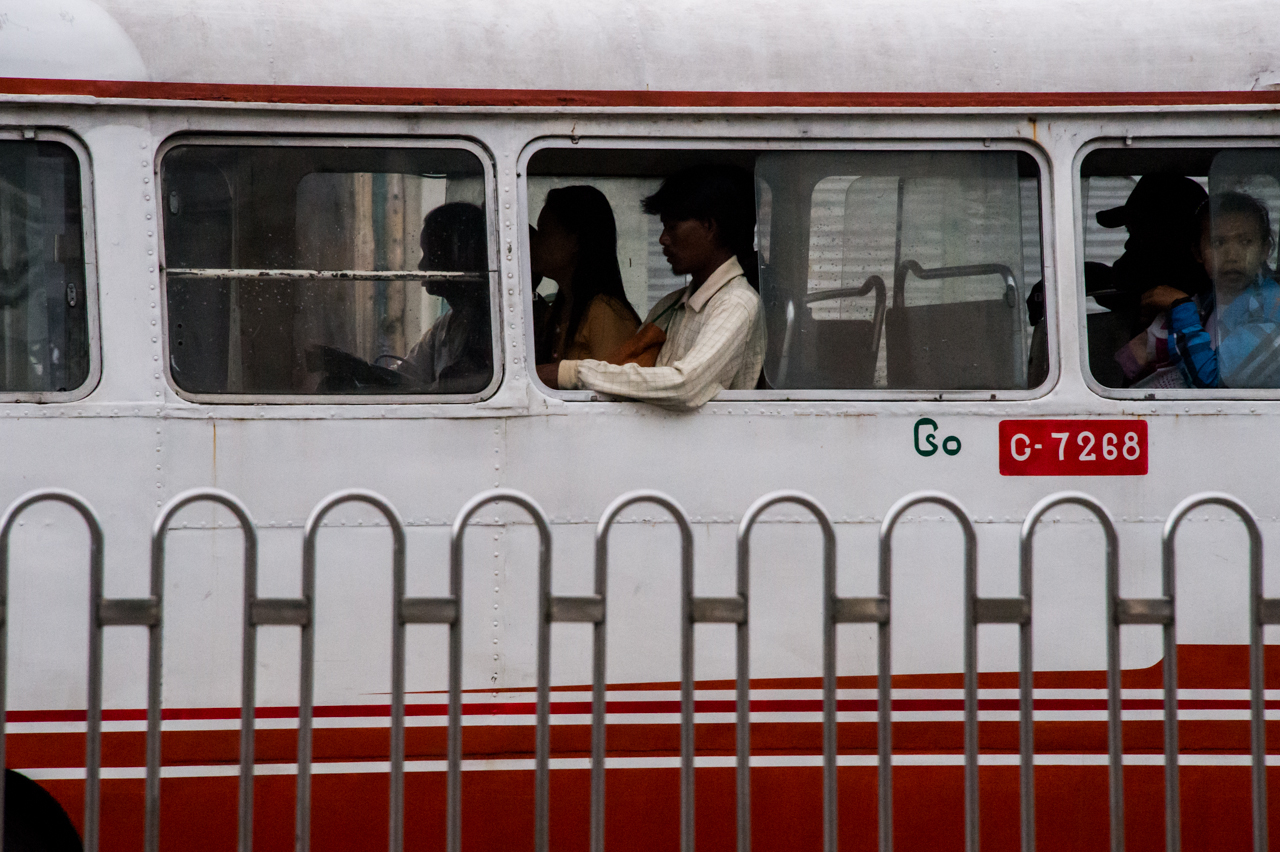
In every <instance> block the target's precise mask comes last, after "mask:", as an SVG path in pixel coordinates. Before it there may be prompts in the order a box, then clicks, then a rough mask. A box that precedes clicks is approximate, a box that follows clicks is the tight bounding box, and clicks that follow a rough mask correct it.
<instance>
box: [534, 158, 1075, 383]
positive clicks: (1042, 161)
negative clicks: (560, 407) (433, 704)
mask: <svg viewBox="0 0 1280 852" xmlns="http://www.w3.org/2000/svg"><path fill="white" fill-rule="evenodd" d="M548 149H569V150H582V149H593V150H602V149H605V150H607V149H616V150H621V151H643V150H673V151H688V150H702V151H706V152H707V153H709V154H713V153H715V152H718V151H743V150H754V151H769V152H770V153H778V152H781V153H785V152H790V151H795V152H804V153H823V152H833V153H850V154H859V153H878V152H888V153H917V152H935V151H937V152H950V151H964V152H975V151H1017V152H1022V153H1025V154H1028V155H1030V156H1031V157H1032V158H1033V159H1034V160H1035V163H1036V166H1037V168H1039V170H1040V176H1039V181H1040V191H1039V198H1038V202H1039V211H1040V258H1041V261H1040V263H1041V272H1042V275H1043V278H1044V284H1045V322H1047V323H1048V325H1047V326H1046V331H1047V332H1048V348H1049V371H1048V374H1047V375H1046V377H1045V380H1044V382H1042V383H1041V384H1039V385H1037V386H1036V387H1034V388H1028V389H1025V390H915V389H906V388H903V389H893V388H884V389H876V388H867V389H846V388H832V389H821V388H812V389H808V388H806V389H791V390H774V389H770V390H758V389H757V390H722V391H721V392H720V393H719V394H717V395H716V396H715V398H714V399H712V400H711V401H710V402H709V403H708V405H715V404H717V403H743V402H784V401H789V402H890V401H925V400H928V401H933V402H939V401H943V402H951V401H957V402H977V401H983V402H986V401H1025V400H1030V399H1038V398H1040V397H1043V396H1046V395H1047V394H1048V393H1049V392H1050V391H1052V390H1053V388H1054V387H1055V386H1056V385H1057V383H1058V379H1059V377H1060V374H1061V366H1060V365H1061V359H1060V357H1059V354H1058V348H1059V342H1060V339H1061V338H1060V335H1059V333H1058V328H1057V304H1056V301H1057V300H1056V297H1055V295H1054V294H1055V293H1056V292H1057V277H1056V275H1055V273H1054V268H1053V264H1052V263H1051V262H1050V259H1051V258H1052V257H1053V256H1054V253H1053V228H1052V226H1051V223H1052V221H1053V217H1052V212H1053V211H1052V189H1051V187H1052V179H1053V172H1052V169H1051V161H1050V158H1049V155H1048V153H1047V151H1046V150H1045V149H1044V148H1042V147H1040V146H1039V145H1038V144H1036V143H1034V142H1032V141H1029V140H1027V139H1024V138H1020V137H1017V136H1015V135H1013V134H1012V133H1011V134H1010V135H1009V136H1007V137H996V136H980V137H955V136H948V137H939V138H936V139H933V138H928V139H923V138H891V139H853V138H847V139H839V138H836V139H803V138H797V137H773V138H758V137H743V138H723V137H720V138H702V137H671V138H665V139H654V138H652V137H638V136H598V137H592V138H588V137H585V136H572V135H545V136H540V137H537V138H535V139H532V140H530V141H529V142H528V143H526V145H525V147H524V148H523V149H522V150H521V152H520V156H519V158H518V159H517V166H516V177H517V190H516V191H517V196H516V198H517V203H518V205H519V210H518V211H517V217H518V218H517V224H518V226H519V228H518V231H519V232H518V234H517V237H518V239H519V244H520V250H521V252H522V257H523V258H524V259H525V262H523V263H522V264H521V268H520V285H521V293H522V298H523V299H524V314H525V321H524V335H525V339H526V341H529V342H530V346H529V347H528V349H529V353H530V354H532V352H533V349H532V341H533V311H532V298H533V297H532V291H533V287H532V284H533V282H532V280H531V278H530V269H529V264H528V258H529V249H530V247H529V226H530V225H531V224H533V223H532V221H531V220H530V218H529V216H530V213H529V168H528V167H529V162H530V160H531V159H532V158H533V157H534V156H536V155H537V154H538V152H540V151H544V150H548ZM1031 283H1034V282H1031ZM1024 297H1025V294H1024ZM529 375H530V381H531V383H533V384H534V386H535V387H536V388H537V389H538V390H539V391H541V392H542V393H543V394H545V395H547V396H550V397H554V398H556V399H561V400H565V401H567V402H591V401H606V400H607V401H611V402H613V401H620V402H633V400H629V399H625V398H619V397H611V396H608V395H603V394H599V393H596V392H595V391H590V390H558V389H552V388H549V387H547V386H546V385H544V384H543V383H542V382H541V381H540V380H538V378H537V374H536V372H535V371H534V370H530V371H529Z"/></svg>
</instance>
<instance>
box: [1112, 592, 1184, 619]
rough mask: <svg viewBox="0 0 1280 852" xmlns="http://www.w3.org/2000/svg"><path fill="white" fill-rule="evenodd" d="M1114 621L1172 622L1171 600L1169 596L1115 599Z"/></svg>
mask: <svg viewBox="0 0 1280 852" xmlns="http://www.w3.org/2000/svg"><path fill="white" fill-rule="evenodd" d="M1115 617H1116V621H1118V622H1119V623H1120V624H1156V625H1162V626H1163V625H1171V624H1173V601H1172V600H1170V599H1169V598H1120V599H1119V600H1117V601H1116V611H1115Z"/></svg>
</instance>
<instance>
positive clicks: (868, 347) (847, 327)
mask: <svg viewBox="0 0 1280 852" xmlns="http://www.w3.org/2000/svg"><path fill="white" fill-rule="evenodd" d="M875 331H876V328H875V322H874V321H872V320H851V319H831V320H815V319H814V318H813V315H812V312H811V311H810V310H809V309H807V308H806V309H805V312H804V318H803V325H802V326H801V338H800V339H801V361H800V363H801V369H800V370H799V371H798V372H797V374H796V375H795V380H794V381H792V382H790V383H789V384H791V385H792V386H793V387H813V388H869V387H871V386H872V384H873V381H874V378H875V369H876V352H875V351H874V350H873V349H872V346H873V345H874V344H873V342H874V340H875V336H876V335H875Z"/></svg>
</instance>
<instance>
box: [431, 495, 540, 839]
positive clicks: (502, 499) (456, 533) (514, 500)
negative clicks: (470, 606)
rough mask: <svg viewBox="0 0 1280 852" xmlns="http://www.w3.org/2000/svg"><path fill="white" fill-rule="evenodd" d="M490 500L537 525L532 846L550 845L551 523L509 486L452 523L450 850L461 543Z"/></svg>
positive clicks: (458, 807)
mask: <svg viewBox="0 0 1280 852" xmlns="http://www.w3.org/2000/svg"><path fill="white" fill-rule="evenodd" d="M490 503H510V504H512V505H514V506H519V507H520V508H521V509H524V510H525V511H526V512H528V513H529V516H530V517H531V518H532V519H533V522H534V524H535V525H536V526H537V528H538V588H539V590H540V594H539V597H538V664H537V665H538V703H537V723H536V731H535V734H534V737H535V745H534V749H535V754H534V805H533V808H534V818H533V821H534V848H535V849H536V850H537V852H547V849H548V802H549V795H548V788H549V786H550V780H551V779H550V769H551V765H550V751H551V730H550V716H551V681H550V676H551V620H550V612H549V610H548V598H549V597H550V595H549V592H548V590H549V589H550V588H551V524H550V523H549V522H548V521H547V515H546V513H545V512H543V511H542V507H541V506H539V505H538V504H537V502H536V501H535V500H534V499H533V498H532V497H529V496H528V495H527V494H524V493H522V492H520V491H516V490H514V489H511V488H494V489H491V490H489V491H482V492H481V493H479V494H477V495H476V496H474V497H472V498H471V499H470V500H468V501H467V503H466V505H465V506H463V507H462V509H461V510H459V512H458V517H457V519H456V520H454V522H453V530H452V533H451V534H450V539H449V590H450V593H451V594H452V596H453V597H452V600H453V602H454V606H455V607H456V608H457V609H456V616H455V618H454V620H453V622H452V623H451V625H450V627H449V768H448V782H447V783H448V793H447V802H446V807H447V813H446V838H445V848H446V850H447V852H461V849H462V544H463V533H464V532H466V529H467V525H468V524H469V523H471V519H472V518H473V517H474V516H475V514H476V513H477V512H479V511H480V510H481V509H483V508H484V507H485V506H487V505H489V504H490Z"/></svg>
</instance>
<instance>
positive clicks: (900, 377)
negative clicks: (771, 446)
mask: <svg viewBox="0 0 1280 852" xmlns="http://www.w3.org/2000/svg"><path fill="white" fill-rule="evenodd" d="M756 174H757V178H758V180H759V182H760V185H761V187H768V190H769V192H768V195H767V196H766V195H765V192H764V191H763V190H762V189H761V190H759V191H758V193H757V196H758V199H759V200H761V201H763V200H764V199H765V198H766V197H767V198H768V202H769V205H770V208H771V211H770V215H769V217H768V221H769V222H770V231H771V233H770V237H769V242H770V255H771V257H770V258H769V259H768V260H767V261H763V259H762V264H761V270H760V285H761V295H762V296H763V298H764V303H765V305H766V309H767V311H768V312H769V336H770V346H769V357H768V358H767V359H766V361H765V376H766V378H767V380H768V382H769V384H770V385H771V386H773V387H775V388H885V389H906V388H910V389H921V390H960V389H982V390H1002V389H1018V388H1027V387H1033V386H1035V385H1037V384H1039V383H1040V382H1041V381H1042V380H1043V378H1044V376H1045V374H1046V373H1047V355H1046V340H1045V337H1044V329H1043V325H1041V326H1040V327H1039V328H1035V327H1033V326H1034V325H1035V323H1033V322H1032V320H1033V319H1037V318H1036V317H1029V315H1028V305H1027V300H1028V297H1030V296H1032V295H1033V289H1034V288H1036V287H1037V285H1039V282H1040V280H1041V272H1040V269H1041V266H1040V264H1041V261H1040V225H1039V192H1038V171H1037V168H1036V165H1035V161H1034V160H1033V159H1031V157H1029V156H1028V155H1025V154H1019V153H1016V152H981V153H919V154H909V153H902V154H899V153H857V154H846V153H838V154H837V153H821V154H811V153H769V154H763V155H761V156H760V158H759V160H758V161H757V164H756ZM760 218H761V221H765V217H764V216H763V215H762V216H761V217H760ZM1042 289H1043V288H1042V287H1040V289H1039V290H1037V291H1036V292H1037V293H1039V292H1042Z"/></svg>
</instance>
